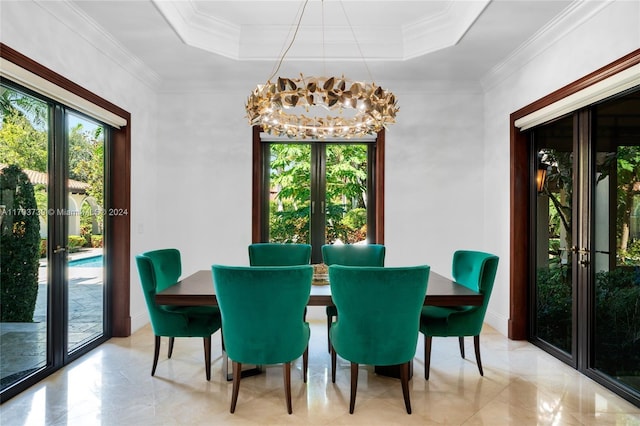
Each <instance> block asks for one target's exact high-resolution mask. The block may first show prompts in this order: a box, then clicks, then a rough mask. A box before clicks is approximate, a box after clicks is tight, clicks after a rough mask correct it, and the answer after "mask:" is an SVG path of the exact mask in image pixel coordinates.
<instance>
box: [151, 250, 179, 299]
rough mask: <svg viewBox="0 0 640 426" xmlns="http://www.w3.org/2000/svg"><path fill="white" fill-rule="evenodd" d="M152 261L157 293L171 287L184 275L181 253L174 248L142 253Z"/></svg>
mask: <svg viewBox="0 0 640 426" xmlns="http://www.w3.org/2000/svg"><path fill="white" fill-rule="evenodd" d="M142 256H145V257H147V258H148V259H150V260H151V263H152V265H153V270H154V272H155V279H156V291H158V292H160V291H162V290H164V289H166V288H168V287H171V286H172V285H174V284H175V283H177V282H178V280H180V276H181V275H182V258H181V257H180V251H179V250H178V249H174V248H168V249H160V250H152V251H148V252H145V253H142Z"/></svg>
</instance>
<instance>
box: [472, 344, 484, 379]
mask: <svg viewBox="0 0 640 426" xmlns="http://www.w3.org/2000/svg"><path fill="white" fill-rule="evenodd" d="M473 347H474V349H475V350H476V362H477V363H478V370H479V371H480V375H481V376H484V371H482V361H481V360H480V335H477V336H473Z"/></svg>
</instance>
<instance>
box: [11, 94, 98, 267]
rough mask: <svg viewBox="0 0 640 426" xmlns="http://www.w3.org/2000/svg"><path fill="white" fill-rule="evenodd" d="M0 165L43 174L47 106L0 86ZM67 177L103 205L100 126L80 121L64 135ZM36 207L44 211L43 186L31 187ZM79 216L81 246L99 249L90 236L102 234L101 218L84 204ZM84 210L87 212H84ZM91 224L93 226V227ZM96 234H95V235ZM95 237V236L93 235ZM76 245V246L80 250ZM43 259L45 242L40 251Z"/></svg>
mask: <svg viewBox="0 0 640 426" xmlns="http://www.w3.org/2000/svg"><path fill="white" fill-rule="evenodd" d="M0 106H1V109H0V118H1V119H2V126H1V127H0V141H1V142H2V143H0V163H2V164H16V165H18V166H20V167H21V168H22V169H23V170H34V171H38V172H43V173H47V164H48V129H47V121H48V107H47V105H46V104H45V103H44V102H41V101H39V100H37V99H35V98H31V97H29V96H25V95H23V94H21V93H20V92H17V91H15V90H13V89H10V88H8V87H0ZM68 149H69V178H70V179H73V180H77V181H80V182H85V183H88V184H89V188H88V189H87V191H86V196H87V197H92V198H94V199H95V201H96V204H97V205H98V206H104V191H103V188H104V173H103V170H104V134H103V127H102V126H94V127H91V129H90V130H88V129H87V128H86V127H85V126H84V125H83V124H82V122H78V123H76V124H75V125H73V126H72V127H71V128H70V129H69V132H68ZM34 192H35V197H36V203H37V208H38V209H39V211H46V210H47V209H48V194H47V188H46V186H45V185H35V188H34ZM81 208H82V212H81V213H82V214H81V216H80V220H81V223H80V226H81V234H82V235H81V236H82V237H83V238H84V239H85V244H83V245H82V246H86V247H92V246H97V247H101V246H102V239H101V238H100V239H98V240H96V242H95V243H94V242H93V237H94V236H96V235H100V236H101V235H102V231H103V229H104V220H103V219H104V218H103V216H102V215H100V214H98V215H93V214H92V211H91V207H90V206H89V205H88V204H87V203H83V205H82V207H81ZM87 209H88V210H87ZM94 222H95V225H96V226H94ZM96 231H97V232H96ZM94 234H96V235H94ZM82 246H80V247H82ZM69 248H70V249H77V248H78V242H77V239H76V238H75V237H71V238H69ZM40 253H41V255H42V257H46V242H45V243H44V244H43V248H42V249H41V250H40Z"/></svg>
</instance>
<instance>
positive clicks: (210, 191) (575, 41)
mask: <svg viewBox="0 0 640 426" xmlns="http://www.w3.org/2000/svg"><path fill="white" fill-rule="evenodd" d="M592 3H594V2H589V5H588V6H589V7H590V8H591V9H590V10H589V13H588V14H585V16H584V19H583V20H575V19H573V20H571V21H569V22H567V23H564V24H563V25H560V26H559V29H556V32H555V34H556V35H557V37H558V38H555V39H554V38H552V39H549V38H548V37H549V36H545V37H542V36H541V37H540V38H539V39H537V40H534V41H532V42H531V43H530V44H529V45H527V46H524V47H523V49H522V50H521V51H520V52H516V53H515V54H514V56H513V57H512V58H510V60H509V61H508V62H507V63H506V64H504V66H503V67H500V68H499V69H496V71H495V73H494V74H493V75H490V76H487V77H486V78H485V80H484V86H485V93H484V95H483V93H482V91H481V90H480V86H479V85H473V84H472V85H468V86H467V85H462V86H460V85H457V86H452V85H450V84H449V83H445V82H425V83H424V84H423V85H421V86H420V87H418V88H417V90H416V91H414V90H411V91H410V90H408V89H407V87H406V85H404V84H402V82H395V83H394V82H384V86H385V88H389V89H390V90H392V91H393V92H394V93H395V94H396V95H397V97H398V99H399V104H400V107H401V110H400V113H399V115H398V123H397V124H396V125H394V126H392V127H390V129H389V130H388V132H387V151H386V182H385V183H386V211H385V222H386V223H385V230H386V235H385V236H386V240H385V243H386V244H387V246H388V254H387V263H388V264H389V265H401V264H419V263H427V264H429V265H431V266H432V268H433V270H435V271H438V272H441V273H444V274H449V271H450V262H451V255H452V253H453V251H454V250H456V249H458V248H469V249H479V250H485V251H490V252H494V253H496V254H498V255H499V256H500V259H501V263H500V266H499V272H498V277H497V282H496V287H495V290H494V295H493V297H492V301H491V304H490V306H489V312H488V316H487V321H488V322H489V323H490V324H491V325H492V326H493V327H495V328H497V329H498V330H499V331H501V332H502V333H504V334H506V333H507V321H508V316H509V315H508V313H509V262H508V260H509V114H510V113H511V112H513V111H515V110H517V109H518V108H520V107H522V106H524V105H526V104H528V103H530V102H532V101H533V100H535V99H538V98H540V97H542V96H544V95H546V94H547V93H549V92H551V91H553V90H555V89H557V88H559V87H561V86H564V85H565V84H568V83H570V82H571V81H574V80H576V79H577V78H579V77H581V76H583V75H585V74H587V73H589V72H591V71H594V70H595V69H597V68H599V67H601V66H604V65H606V64H607V63H609V62H611V61H613V60H615V59H617V58H618V57H620V56H623V55H624V54H626V53H629V52H630V51H632V50H634V49H636V48H638V46H640V43H639V41H640V37H639V29H638V28H640V23H639V20H640V13H639V11H638V8H639V4H638V2H635V1H634V2H629V1H617V2H614V3H613V4H611V5H609V6H607V7H605V8H602V9H598V8H597V7H595V6H594V5H593V4H592ZM595 3H598V4H600V2H595ZM65 8H69V6H68V5H66V4H65V3H61V2H43V3H40V4H32V3H31V2H26V1H25V2H16V3H14V2H2V8H1V16H0V24H1V26H0V28H1V31H2V32H1V35H2V41H3V42H4V43H6V44H7V45H9V46H10V47H13V48H14V49H16V50H18V51H20V52H21V53H23V54H25V55H27V56H29V57H31V58H32V59H34V60H36V61H38V62H40V63H42V64H43V65H45V66H47V67H49V68H51V69H53V70H54V71H56V72H58V73H60V74H62V75H64V76H65V77H67V78H69V79H71V80H73V81H75V82H76V83H78V84H80V85H82V86H84V87H86V88H87V89H89V90H91V91H93V92H95V93H97V94H98V95H100V96H102V97H104V98H106V99H108V100H110V101H111V102H113V103H115V104H117V105H119V106H121V107H123V108H124V109H126V110H128V111H129V112H131V114H132V123H133V125H132V184H131V185H132V187H131V191H132V192H131V196H132V197H131V198H132V209H131V215H132V216H131V224H132V241H131V253H132V255H133V254H136V253H139V252H142V251H145V250H149V249H153V248H160V247H169V246H172V247H177V248H179V249H180V250H181V251H182V253H183V257H184V259H183V260H184V271H185V273H189V272H192V271H195V270H197V269H203V268H208V267H210V265H211V264H212V263H229V264H246V263H247V254H246V253H247V252H246V246H247V244H249V242H250V239H251V129H250V127H249V126H248V125H247V123H246V121H245V119H244V115H245V112H244V101H245V99H246V97H247V95H248V92H249V91H250V90H251V89H252V87H253V85H254V84H255V83H256V82H255V81H235V82H231V83H232V84H230V85H228V86H226V87H229V88H228V89H221V91H216V92H211V91H206V92H196V91H182V92H180V91H178V92H171V93H170V92H161V91H160V90H159V89H157V87H158V86H159V85H156V82H155V80H154V79H155V76H154V75H153V73H149V72H148V70H144V69H142V68H141V67H140V66H139V65H140V64H138V63H136V60H135V58H131V57H128V56H127V54H126V52H122V51H120V50H118V48H117V46H112V47H111V48H110V49H105V47H104V46H105V40H107V41H108V37H107V38H105V37H104V35H101V34H100V32H99V31H98V30H96V29H95V28H91V27H90V26H88V25H86V26H82V25H79V24H78V23H77V22H75V21H72V22H71V23H70V22H69V21H66V19H67V18H64V19H65V21H61V20H60V19H63V18H59V16H71V17H72V16H73V15H74V11H73V10H66V9H65ZM69 19H71V18H69ZM24 22H29V25H26V26H25V25H24ZM550 34H552V35H553V34H554V33H553V32H551V33H550ZM98 39H100V40H99V42H94V41H96V40H98ZM106 45H108V43H106ZM96 46H101V47H100V48H98V47H96ZM247 66H250V64H249V65H248V64H246V63H245V64H242V63H239V64H238V67H247ZM242 74H243V73H239V75H242ZM238 87H242V88H243V89H242V90H238V89H237V88H238ZM217 105H222V106H217ZM137 283H138V277H137V271H136V269H135V265H134V263H133V261H132V265H131V294H132V296H131V317H132V328H133V330H134V331H135V330H136V329H137V328H139V327H141V326H142V325H144V324H145V323H146V321H147V314H146V307H145V305H144V300H143V298H142V295H141V293H140V291H139V286H138V285H137Z"/></svg>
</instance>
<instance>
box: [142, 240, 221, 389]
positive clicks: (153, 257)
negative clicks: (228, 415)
mask: <svg viewBox="0 0 640 426" xmlns="http://www.w3.org/2000/svg"><path fill="white" fill-rule="evenodd" d="M136 264H137V266H138V273H139V275H140V283H141V284H142V291H143V293H144V298H145V301H146V303H147V309H148V311H149V318H150V320H151V327H152V328H153V334H154V335H155V348H154V354H153V367H152V368H151V375H152V376H153V375H154V374H155V372H156V367H157V365H158V356H159V354H160V337H161V336H167V337H169V351H168V357H169V358H171V354H172V353H173V344H174V340H175V338H176V337H202V338H203V341H204V362H205V372H206V376H207V380H210V379H211V335H212V334H213V333H215V332H216V331H217V330H219V329H220V311H219V310H218V308H216V307H209V306H202V307H182V306H164V305H157V304H156V302H155V296H156V293H157V292H160V291H162V290H164V289H166V288H168V287H170V286H172V285H174V284H175V283H177V282H178V280H179V279H180V275H181V274H182V263H181V258H180V252H179V251H178V250H176V249H162V250H154V251H149V252H146V253H142V254H140V255H137V256H136Z"/></svg>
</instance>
